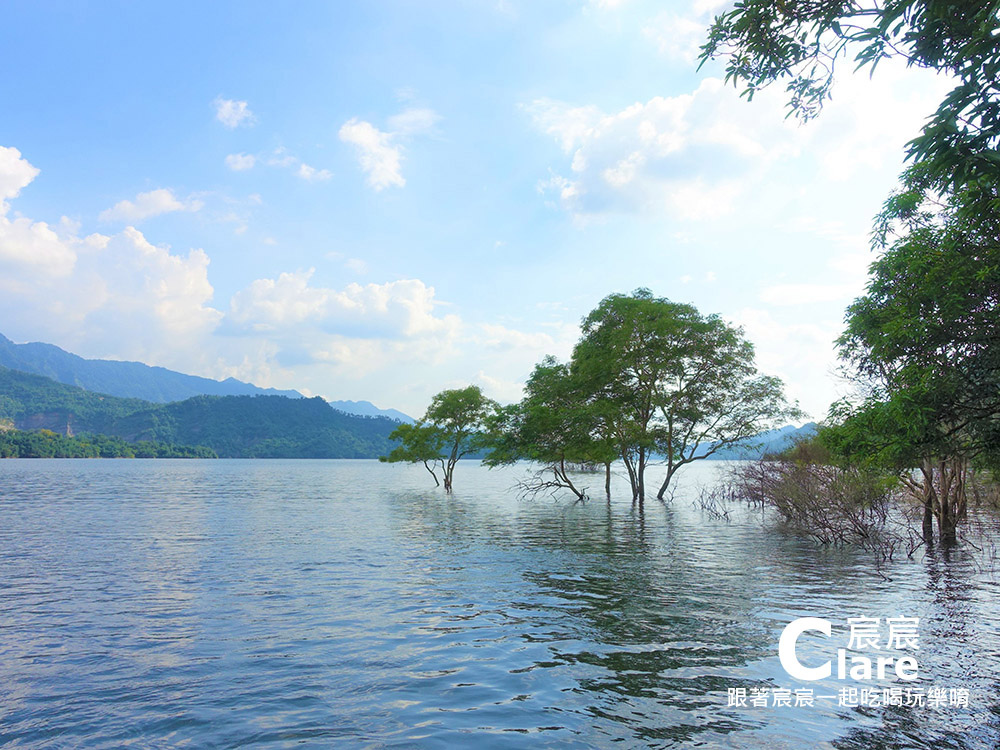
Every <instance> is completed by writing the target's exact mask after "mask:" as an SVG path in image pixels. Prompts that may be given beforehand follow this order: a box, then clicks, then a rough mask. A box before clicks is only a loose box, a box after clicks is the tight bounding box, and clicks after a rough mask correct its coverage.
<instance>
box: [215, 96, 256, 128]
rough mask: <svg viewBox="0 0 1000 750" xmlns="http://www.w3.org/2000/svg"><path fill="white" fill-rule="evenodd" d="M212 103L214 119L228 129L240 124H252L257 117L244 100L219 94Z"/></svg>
mask: <svg viewBox="0 0 1000 750" xmlns="http://www.w3.org/2000/svg"><path fill="white" fill-rule="evenodd" d="M213 104H214V105H215V119H216V120H218V121H219V122H221V123H222V124H223V125H225V126H226V127H227V128H229V129H230V130H232V129H234V128H238V127H239V126H240V125H252V124H253V123H254V122H255V121H256V119H257V118H256V117H255V116H254V113H253V112H251V111H250V107H249V105H248V104H247V103H246V102H244V101H238V100H236V99H223V98H222V97H221V96H220V97H216V99H215V101H214V102H213Z"/></svg>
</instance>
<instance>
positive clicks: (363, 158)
mask: <svg viewBox="0 0 1000 750" xmlns="http://www.w3.org/2000/svg"><path fill="white" fill-rule="evenodd" d="M339 135H340V140H342V141H343V142H344V143H350V144H352V145H353V146H354V147H355V148H356V150H357V154H358V161H359V163H360V164H361V169H362V170H364V172H365V174H367V175H368V184H369V185H370V186H371V187H372V188H374V189H375V190H384V189H385V188H387V187H391V186H396V187H403V186H404V185H406V180H405V179H404V178H403V175H402V174H401V173H400V162H401V161H402V158H403V157H402V153H401V149H400V147H399V146H397V145H393V143H392V136H391V135H390V134H389V133H383V132H382V131H381V130H379V129H378V128H376V127H375V126H374V125H372V124H371V123H370V122H366V121H364V120H359V119H358V118H356V117H355V118H353V119H351V120H348V121H347V122H345V123H344V124H343V126H341V128H340V133H339Z"/></svg>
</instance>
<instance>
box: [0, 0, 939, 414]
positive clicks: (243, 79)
mask: <svg viewBox="0 0 1000 750" xmlns="http://www.w3.org/2000/svg"><path fill="white" fill-rule="evenodd" d="M723 9H725V3H720V2H717V1H716V0H694V2H690V0H684V1H679V2H664V0H650V1H649V2H646V1H645V0H478V1H474V0H433V2H432V1H431V0H427V1H425V2H415V1H413V2H407V1H404V0H396V1H392V0H364V1H363V2H361V1H358V2H350V1H348V0H343V1H342V2H305V1H302V2H296V3H274V2H253V1H240V2H224V1H222V0H219V1H218V2H212V3H203V2H197V3H195V2H177V1H176V0H171V2H143V3H132V2H110V1H108V2H100V3H98V2H69V1H65V2H35V1H32V2H29V1H27V0H13V1H11V2H6V3H4V4H3V6H2V8H0V15H2V17H3V22H2V23H0V49H3V50H4V53H5V59H6V61H7V65H6V66H5V68H6V71H5V74H4V75H3V76H0V333H3V334H4V335H6V336H7V337H8V338H11V339H13V340H14V341H16V342H26V341H45V342H49V343H53V344H56V345H58V346H61V347H63V348H64V349H67V350H69V351H72V352H74V353H77V354H80V355H82V356H85V357H94V358H109V359H125V360H137V361H141V362H145V363H147V364H150V365H160V366H163V367H169V368H172V369H176V370H180V371H183V372H188V373H192V374H197V375H202V376H207V377H212V378H217V379H222V378H225V377H236V378H239V379H241V380H246V381H250V382H253V383H255V384H257V385H260V386H265V387H276V388H294V389H297V390H299V391H301V392H302V393H304V394H306V395H320V396H323V397H326V398H329V399H333V400H338V399H350V400H368V401H372V402H373V403H375V404H376V405H378V406H380V407H382V408H390V407H391V408H397V409H400V410H402V411H404V412H407V413H409V414H412V415H414V416H419V415H420V414H422V413H423V411H424V409H425V408H426V406H427V404H428V402H429V401H430V398H431V396H433V394H435V393H437V392H438V391H440V390H442V389H445V388H455V387H463V386H465V385H468V384H470V383H474V384H477V385H479V386H481V387H482V389H483V391H484V392H485V393H486V395H488V396H490V397H492V398H495V399H497V400H499V401H501V402H505V403H506V402H511V401H515V400H517V399H518V398H519V397H520V393H521V385H522V384H523V382H524V381H525V379H526V378H527V376H528V375H529V374H530V372H531V370H532V368H533V366H534V364H535V363H537V362H538V361H540V360H541V358H542V357H543V356H545V355H547V354H551V355H555V356H556V357H559V358H561V359H566V358H568V357H569V355H570V354H571V352H572V348H573V344H574V343H575V342H576V340H577V338H578V336H579V322H580V320H581V319H582V318H583V317H584V316H585V315H586V314H587V313H588V312H589V311H590V310H592V309H593V308H594V307H596V306H597V304H598V303H599V302H600V300H601V299H602V298H604V297H605V296H607V295H608V294H612V293H616V292H620V293H628V292H631V291H632V290H634V289H637V288H640V287H645V288H648V289H650V290H652V292H653V293H654V294H656V295H657V296H662V297H666V298H669V299H671V300H673V301H677V302H685V303H691V304H693V305H695V306H696V307H697V308H698V309H699V310H700V311H701V312H702V313H705V314H709V313H718V314H720V315H721V316H722V317H723V318H725V319H726V320H727V321H729V322H731V323H733V324H734V325H740V326H743V328H744V331H745V334H746V336H747V337H748V338H749V340H751V341H752V342H753V343H754V344H755V346H756V351H757V363H758V366H759V368H760V369H761V370H762V371H763V372H766V373H768V374H772V375H777V376H779V377H781V378H782V379H783V380H784V381H785V383H786V387H787V393H788V395H789V396H790V397H791V398H792V399H795V400H797V401H798V402H799V404H800V406H801V407H802V408H803V410H804V411H805V412H806V413H807V414H808V415H809V416H811V417H813V418H822V417H823V416H824V415H825V413H826V410H827V407H828V406H829V405H830V403H831V402H832V401H834V400H836V399H837V398H839V397H841V396H843V395H845V394H846V393H848V392H849V391H850V385H849V383H848V382H847V381H845V380H844V379H843V378H841V377H840V376H839V375H838V369H839V368H838V363H837V359H836V349H835V346H834V343H833V342H834V340H835V339H836V337H837V335H838V334H839V333H840V332H841V331H842V329H843V317H844V308H845V307H846V305H847V304H849V303H850V302H851V300H852V299H854V298H855V297H857V296H858V295H859V294H861V293H862V292H863V290H864V285H865V277H866V270H867V267H868V265H869V263H870V262H871V261H872V260H873V258H874V256H873V255H872V253H871V251H870V249H869V243H868V233H869V230H870V227H871V221H872V218H873V216H874V215H875V213H876V212H877V211H878V210H879V207H880V205H881V203H882V201H883V200H884V199H885V198H886V197H887V195H888V194H889V192H890V191H891V190H892V188H893V186H894V185H895V184H896V178H897V176H898V174H899V172H900V171H901V169H902V167H903V146H904V144H905V143H906V142H907V141H908V140H909V139H910V138H912V137H913V136H914V135H916V134H917V133H918V131H919V128H920V126H921V124H922V123H923V122H924V120H925V118H926V117H927V116H929V115H930V114H931V113H932V112H933V111H934V109H935V108H936V106H937V104H938V102H939V101H940V100H941V98H942V96H943V95H944V93H945V92H946V91H947V90H948V88H949V86H948V82H947V81H945V80H942V79H940V78H937V77H935V76H934V75H933V74H932V73H930V72H928V71H925V70H916V69H912V70H911V69H907V68H905V67H903V66H902V65H900V64H896V63H895V62H889V63H883V64H882V65H880V66H879V69H878V70H877V72H876V73H875V75H874V76H873V77H869V75H868V74H867V73H861V74H851V68H852V67H853V66H852V65H850V64H848V63H849V61H845V63H844V64H843V65H842V66H841V67H842V68H843V71H842V74H841V75H840V77H839V78H838V80H837V83H836V85H835V87H834V91H833V99H832V101H830V102H829V103H828V104H827V105H826V107H825V109H824V111H823V113H822V115H821V116H820V117H819V118H817V119H816V120H813V121H811V122H810V123H807V124H801V123H798V122H797V121H795V120H794V119H789V118H786V116H785V115H786V107H785V97H784V92H783V90H781V88H780V87H779V88H776V89H774V90H768V91H766V92H764V93H762V94H759V95H757V96H756V97H754V100H753V101H752V102H747V101H746V100H745V99H744V98H741V97H740V96H739V92H738V91H737V90H736V89H734V87H733V86H732V85H729V86H727V85H725V84H724V83H723V80H722V78H723V68H722V66H721V63H719V64H716V63H713V64H708V65H706V66H704V67H702V69H701V70H698V69H697V68H698V66H697V50H698V45H699V44H701V43H702V41H703V37H704V34H705V30H706V28H707V26H708V24H709V23H710V21H711V18H712V16H713V15H714V13H717V12H719V11H720V10H723Z"/></svg>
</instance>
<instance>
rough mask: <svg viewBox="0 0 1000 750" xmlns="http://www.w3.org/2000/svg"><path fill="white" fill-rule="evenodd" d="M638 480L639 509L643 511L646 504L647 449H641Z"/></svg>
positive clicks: (637, 472) (637, 473) (637, 471)
mask: <svg viewBox="0 0 1000 750" xmlns="http://www.w3.org/2000/svg"><path fill="white" fill-rule="evenodd" d="M636 475H637V476H636V478H637V480H638V482H637V485H636V495H637V497H638V500H639V508H640V510H641V509H642V506H643V503H645V502H646V449H645V448H640V449H639V466H638V467H637V470H636Z"/></svg>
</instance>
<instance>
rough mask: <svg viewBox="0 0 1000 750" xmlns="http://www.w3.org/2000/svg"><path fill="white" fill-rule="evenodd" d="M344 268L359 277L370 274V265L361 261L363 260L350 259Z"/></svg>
mask: <svg viewBox="0 0 1000 750" xmlns="http://www.w3.org/2000/svg"><path fill="white" fill-rule="evenodd" d="M344 267H345V268H346V269H347V270H349V271H353V272H354V273H356V274H358V275H363V274H366V273H368V264H367V263H365V262H364V261H363V260H361V258H348V259H347V260H345V261H344Z"/></svg>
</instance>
